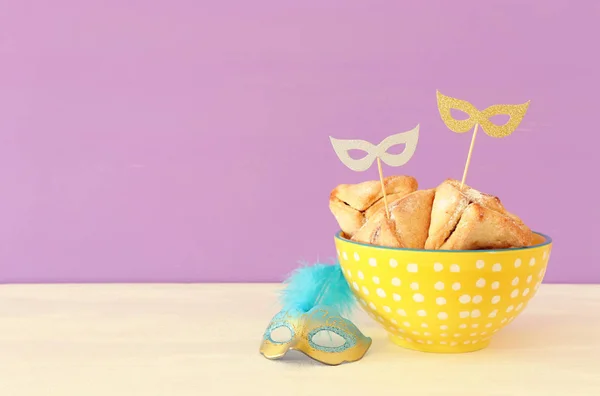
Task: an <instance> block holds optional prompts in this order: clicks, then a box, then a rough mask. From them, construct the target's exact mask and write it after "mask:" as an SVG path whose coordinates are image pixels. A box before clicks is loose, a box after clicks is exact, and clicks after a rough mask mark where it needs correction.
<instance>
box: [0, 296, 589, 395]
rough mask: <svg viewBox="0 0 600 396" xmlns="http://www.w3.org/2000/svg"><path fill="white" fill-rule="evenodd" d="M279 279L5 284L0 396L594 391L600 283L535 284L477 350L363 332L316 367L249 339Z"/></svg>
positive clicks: (266, 315)
mask: <svg viewBox="0 0 600 396" xmlns="http://www.w3.org/2000/svg"><path fill="white" fill-rule="evenodd" d="M279 287H280V286H279V285H264V284H250V285H249V284H228V285H219V284H212V285H27V286H22V285H5V286H2V287H0V395H3V396H4V395H6V396H25V395H26V396H34V395H35V396H40V395H44V396H54V395H56V396H71V395H73V396H83V395H85V396H96V395H98V396H100V395H102V396H108V395H110V396H121V395H124V396H137V395H143V396H155V395H156V396H158V395H164V396H187V395H190V396H191V395H194V396H198V395H211V396H212V395H245V394H251V395H254V394H261V395H286V396H292V395H321V394H325V395H328V394H332V392H334V391H335V392H341V393H342V394H344V395H388V394H389V395H392V394H393V395H398V394H409V395H411V396H414V395H428V396H431V395H460V396H465V395H476V396H482V395H528V396H534V395H540V396H550V395H570V396H573V395H598V394H600V285H597V286H592V285H585V286H584V285H578V286H570V285H542V287H541V288H540V291H539V294H538V295H537V296H536V297H535V298H534V299H533V300H532V302H531V303H530V305H529V307H528V308H527V309H526V310H525V311H524V312H523V313H522V315H521V316H520V317H518V318H517V319H516V320H515V321H514V322H513V323H512V324H511V325H510V326H509V327H507V328H506V329H504V330H503V331H501V332H499V333H498V334H497V335H496V336H495V338H494V339H493V342H492V344H491V345H490V347H489V348H488V349H486V350H483V351H479V352H475V353H470V354H462V355H436V354H426V353H419V352H413V351H408V350H404V349H401V348H399V347H397V346H395V345H393V344H391V343H390V342H389V341H388V340H387V338H386V336H385V333H384V331H383V329H381V328H380V327H378V325H377V324H376V323H375V322H373V321H372V320H370V319H369V318H368V317H367V316H366V315H364V314H362V311H359V312H358V313H357V314H356V318H355V322H356V323H357V324H358V325H359V327H360V328H361V330H363V332H364V333H365V334H367V335H369V336H370V337H372V338H373V346H372V347H371V349H370V351H369V352H368V353H367V355H366V356H365V358H364V359H363V360H361V361H359V362H357V363H353V364H347V365H343V366H338V367H327V366H323V365H320V364H318V363H316V362H313V361H311V360H309V359H307V358H305V357H304V356H302V355H299V354H290V355H289V358H287V359H285V360H284V361H278V362H272V361H268V360H266V359H265V358H263V357H262V356H261V355H260V354H259V352H258V347H259V343H260V341H261V336H262V333H263V331H264V329H265V327H266V326H267V324H268V322H269V320H270V319H271V317H272V315H274V314H275V313H276V312H277V311H278V308H279V307H278V305H277V302H276V298H275V293H276V290H277V289H278V288H279Z"/></svg>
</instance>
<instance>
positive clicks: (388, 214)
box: [377, 157, 390, 219]
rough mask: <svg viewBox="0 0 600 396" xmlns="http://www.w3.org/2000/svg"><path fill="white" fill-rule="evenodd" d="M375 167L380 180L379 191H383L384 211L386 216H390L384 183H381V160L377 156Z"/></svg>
mask: <svg viewBox="0 0 600 396" xmlns="http://www.w3.org/2000/svg"><path fill="white" fill-rule="evenodd" d="M377 168H379V180H380V181H381V191H382V192H383V204H384V205H385V213H386V215H387V218H388V219H389V218H390V210H389V209H388V204H387V196H386V194H385V184H384V183H383V172H382V171H381V160H380V159H379V157H377Z"/></svg>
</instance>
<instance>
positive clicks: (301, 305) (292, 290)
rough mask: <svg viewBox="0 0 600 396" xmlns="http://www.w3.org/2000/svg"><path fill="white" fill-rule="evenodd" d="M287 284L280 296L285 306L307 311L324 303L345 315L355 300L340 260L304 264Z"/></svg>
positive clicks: (352, 306)
mask: <svg viewBox="0 0 600 396" xmlns="http://www.w3.org/2000/svg"><path fill="white" fill-rule="evenodd" d="M284 284H285V285H286V287H285V289H284V290H283V291H282V293H281V296H280V300H281V304H282V305H283V308H284V309H294V308H296V309H300V310H301V311H303V312H308V311H310V310H311V309H312V308H313V307H314V306H316V305H324V306H328V307H330V308H335V309H336V310H337V311H338V312H339V313H340V315H344V314H349V313H351V312H352V310H353V308H354V306H355V303H356V300H355V297H354V294H353V293H352V290H350V286H349V285H348V282H347V281H346V279H345V278H344V275H343V274H342V269H341V267H340V265H339V263H336V264H333V265H332V264H321V263H316V264H313V265H303V266H302V267H300V268H298V269H296V270H295V271H294V272H292V274H291V275H290V276H289V277H288V278H287V279H286V280H285V281H284Z"/></svg>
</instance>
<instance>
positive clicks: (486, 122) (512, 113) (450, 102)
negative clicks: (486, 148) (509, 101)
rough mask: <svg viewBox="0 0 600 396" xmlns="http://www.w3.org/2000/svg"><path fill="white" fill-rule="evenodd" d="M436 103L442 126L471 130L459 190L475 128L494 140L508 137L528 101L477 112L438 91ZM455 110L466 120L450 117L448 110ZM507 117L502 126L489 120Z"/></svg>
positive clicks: (473, 108) (467, 165) (469, 158)
mask: <svg viewBox="0 0 600 396" xmlns="http://www.w3.org/2000/svg"><path fill="white" fill-rule="evenodd" d="M437 103H438V110H439V112H440V116H441V117H442V121H444V124H446V126H447V127H448V128H449V129H450V130H451V131H453V132H456V133H465V132H468V131H470V130H471V129H472V128H473V136H472V137H471V146H470V147H469V154H468V155H467V162H466V163H465V170H464V172H463V177H462V181H461V183H460V188H461V189H462V187H463V186H464V184H465V180H466V178H467V172H468V170H469V164H470V163H471V155H472V154H473V147H474V146H475V137H476V136H477V128H478V127H479V126H480V125H481V129H483V132H484V133H485V134H486V135H488V136H491V137H494V138H503V137H506V136H509V135H510V134H511V133H513V132H514V131H515V129H517V127H518V126H519V124H521V121H522V120H523V117H525V113H527V109H528V108H529V101H527V102H526V103H523V104H518V105H506V104H501V105H493V106H490V107H488V108H486V109H484V110H483V111H480V110H478V109H477V108H476V107H475V106H473V105H472V104H471V103H469V102H467V101H466V100H462V99H456V98H451V97H450V96H446V95H443V94H442V93H441V92H440V91H437ZM452 109H456V110H460V111H463V112H465V113H467V114H468V115H469V118H467V119H466V120H457V119H456V118H454V117H452V114H451V112H450V110H452ZM502 114H504V115H508V116H509V119H508V122H506V123H505V124H504V125H496V124H494V123H493V122H491V121H490V118H491V117H493V116H496V115H502Z"/></svg>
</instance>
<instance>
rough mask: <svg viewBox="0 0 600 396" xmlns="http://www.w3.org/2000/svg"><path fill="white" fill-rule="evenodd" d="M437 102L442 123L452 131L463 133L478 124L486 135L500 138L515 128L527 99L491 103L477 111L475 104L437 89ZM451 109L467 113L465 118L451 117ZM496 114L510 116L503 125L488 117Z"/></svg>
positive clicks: (523, 113) (526, 105) (523, 112)
mask: <svg viewBox="0 0 600 396" xmlns="http://www.w3.org/2000/svg"><path fill="white" fill-rule="evenodd" d="M437 102H438V110H439V111H440V116H441V117H442V120H443V121H444V124H446V126H447V127H448V128H449V129H450V130H451V131H453V132H456V133H465V132H468V131H470V130H471V129H473V127H474V126H475V125H476V124H478V125H480V126H481V128H482V129H483V131H484V132H485V134H486V135H488V136H491V137H495V138H502V137H506V136H508V135H510V134H511V133H513V132H514V131H515V129H517V127H518V126H519V124H520V123H521V121H522V120H523V117H525V113H527V109H528V107H529V101H527V102H526V103H523V104H517V105H506V104H500V105H493V106H490V107H488V108H486V109H485V110H483V111H479V110H478V109H477V108H476V107H475V106H473V105H472V104H471V103H469V102H467V101H466V100H461V99H456V98H451V97H450V96H446V95H442V94H441V93H440V91H437ZM451 109H456V110H460V111H463V112H465V113H467V114H468V115H469V118H468V119H466V120H457V119H455V118H454V117H452V114H451V113H450V110H451ZM496 115H508V116H509V117H510V118H509V120H508V122H507V123H506V124H504V125H496V124H494V123H493V122H491V121H490V120H489V119H490V118H491V117H493V116H496Z"/></svg>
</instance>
